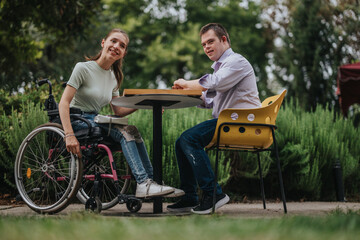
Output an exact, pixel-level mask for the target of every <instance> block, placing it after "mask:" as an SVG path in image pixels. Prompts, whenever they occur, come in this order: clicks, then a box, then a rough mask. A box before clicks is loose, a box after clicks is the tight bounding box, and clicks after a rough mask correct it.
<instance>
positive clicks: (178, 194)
mask: <svg viewBox="0 0 360 240" xmlns="http://www.w3.org/2000/svg"><path fill="white" fill-rule="evenodd" d="M174 189H175V191H174V192H173V193H170V194H168V195H166V196H164V197H168V198H175V197H181V196H184V195H185V192H184V191H183V190H181V189H178V188H174Z"/></svg>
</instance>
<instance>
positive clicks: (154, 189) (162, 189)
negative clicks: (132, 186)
mask: <svg viewBox="0 0 360 240" xmlns="http://www.w3.org/2000/svg"><path fill="white" fill-rule="evenodd" d="M174 191H175V189H174V188H172V187H169V186H163V185H159V184H157V183H156V182H154V181H153V180H152V179H147V180H145V181H144V182H143V183H140V184H137V185H136V193H135V197H138V198H147V197H160V196H164V195H167V194H170V193H173V192H174Z"/></svg>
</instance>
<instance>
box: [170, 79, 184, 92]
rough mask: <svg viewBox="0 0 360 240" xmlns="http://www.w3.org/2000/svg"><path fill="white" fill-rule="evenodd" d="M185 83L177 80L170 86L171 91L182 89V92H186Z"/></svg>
mask: <svg viewBox="0 0 360 240" xmlns="http://www.w3.org/2000/svg"><path fill="white" fill-rule="evenodd" d="M186 83H187V81H186V80H185V79H183V78H179V79H178V80H176V81H175V82H174V85H173V86H172V89H184V90H187V87H186Z"/></svg>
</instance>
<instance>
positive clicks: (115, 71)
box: [59, 29, 181, 198]
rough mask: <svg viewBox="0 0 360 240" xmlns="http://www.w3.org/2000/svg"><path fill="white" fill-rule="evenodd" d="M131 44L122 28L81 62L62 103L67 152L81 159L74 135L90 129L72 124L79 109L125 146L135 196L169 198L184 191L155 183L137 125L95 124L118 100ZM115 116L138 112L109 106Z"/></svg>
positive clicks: (73, 73) (113, 30) (77, 65)
mask: <svg viewBox="0 0 360 240" xmlns="http://www.w3.org/2000/svg"><path fill="white" fill-rule="evenodd" d="M128 43H129V37H128V35H127V34H126V33H125V32H124V31H123V30H121V29H112V30H111V31H110V32H109V33H108V35H107V36H106V37H105V38H104V39H102V42H101V46H102V49H101V51H100V52H99V53H98V54H97V55H95V56H93V57H89V58H86V60H87V61H86V62H79V63H77V64H76V65H75V68H74V70H73V72H72V74H71V77H70V79H69V81H68V82H67V86H66V88H65V90H64V93H63V95H62V97H61V100H60V103H59V113H60V118H61V122H62V125H63V128H64V131H65V142H66V149H67V151H68V152H71V153H73V154H75V155H77V156H78V157H81V151H80V144H79V141H78V139H77V138H76V136H75V134H74V132H76V131H78V130H81V129H84V128H87V127H88V126H87V125H86V124H85V123H84V122H81V121H79V120H76V121H73V122H71V120H70V108H77V109H80V110H81V112H82V117H83V118H86V119H87V120H89V122H90V123H91V125H92V126H99V127H100V128H102V129H103V130H104V131H105V132H109V134H110V137H111V139H112V140H114V141H115V142H116V143H119V144H120V145H121V147H122V151H123V154H124V156H125V158H126V160H127V162H128V164H129V166H130V169H131V171H132V173H133V175H134V177H135V179H136V182H137V187H136V194H135V196H136V197H139V198H144V197H155V196H166V195H167V196H170V195H174V192H175V190H176V192H177V193H178V192H179V191H181V190H178V189H175V188H172V187H169V186H165V185H160V184H158V183H156V182H154V181H153V180H152V179H153V168H152V165H151V162H150V159H149V156H148V153H147V150H146V148H145V145H144V143H143V140H142V138H141V136H140V134H139V132H138V130H137V128H136V127H135V126H124V127H120V128H114V127H113V128H111V129H110V131H109V128H108V125H106V124H97V123H95V122H94V118H95V116H96V115H97V114H98V113H99V112H100V110H101V108H102V107H104V106H105V105H107V104H109V103H110V102H111V100H112V99H113V98H116V97H119V88H120V85H121V83H122V81H123V78H124V76H123V73H122V62H123V58H124V56H125V55H126V50H127V46H128ZM110 106H111V108H112V110H113V112H114V113H115V115H117V116H120V117H124V116H126V115H128V114H131V113H133V112H134V111H136V109H129V108H124V107H117V106H114V105H112V104H111V103H110Z"/></svg>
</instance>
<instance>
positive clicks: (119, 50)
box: [101, 32, 129, 61]
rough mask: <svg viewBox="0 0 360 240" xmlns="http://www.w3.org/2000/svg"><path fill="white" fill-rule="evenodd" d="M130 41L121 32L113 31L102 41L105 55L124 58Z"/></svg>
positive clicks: (114, 58) (117, 58)
mask: <svg viewBox="0 0 360 240" xmlns="http://www.w3.org/2000/svg"><path fill="white" fill-rule="evenodd" d="M128 43H129V40H128V38H127V37H126V35H124V34H123V33H120V32H113V33H112V34H110V35H109V36H108V38H107V39H103V40H102V42H101V46H102V48H103V49H102V54H101V55H104V57H106V58H109V59H111V60H114V61H117V60H119V59H121V58H124V56H125V54H126V49H127V45H128Z"/></svg>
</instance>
